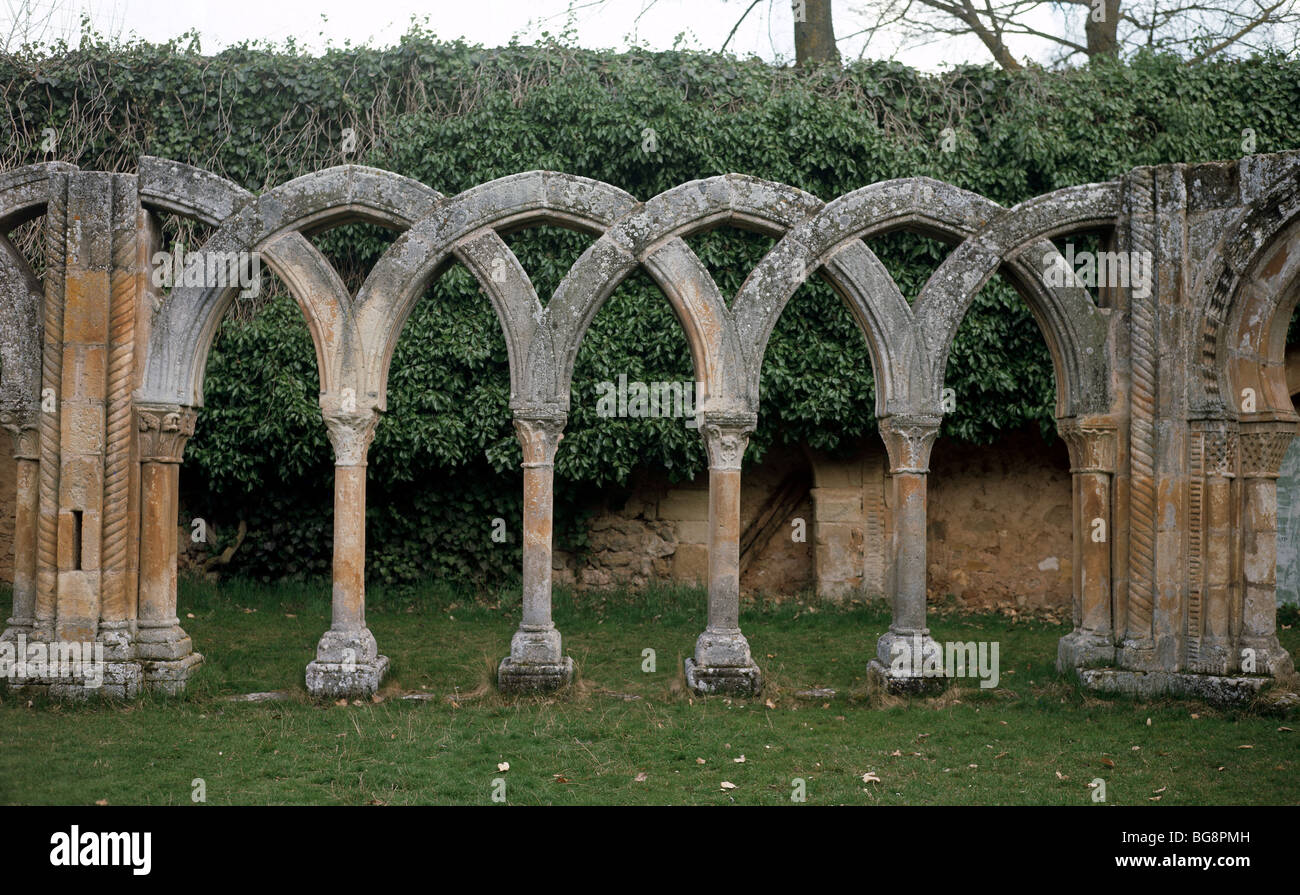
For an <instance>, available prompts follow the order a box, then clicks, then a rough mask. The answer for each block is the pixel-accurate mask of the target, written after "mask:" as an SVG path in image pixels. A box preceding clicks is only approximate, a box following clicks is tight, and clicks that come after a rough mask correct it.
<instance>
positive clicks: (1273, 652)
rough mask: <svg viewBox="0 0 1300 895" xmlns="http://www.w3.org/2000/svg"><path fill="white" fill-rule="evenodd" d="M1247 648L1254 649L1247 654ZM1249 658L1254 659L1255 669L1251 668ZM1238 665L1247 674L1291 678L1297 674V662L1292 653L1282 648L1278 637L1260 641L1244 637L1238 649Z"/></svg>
mask: <svg viewBox="0 0 1300 895" xmlns="http://www.w3.org/2000/svg"><path fill="white" fill-rule="evenodd" d="M1246 650H1254V654H1253V656H1252V655H1249V654H1247V652H1246ZM1248 659H1253V665H1254V668H1253V670H1252V669H1250V668H1249V665H1248ZM1237 660H1238V667H1240V668H1241V669H1242V672H1243V673H1246V674H1266V675H1268V676H1269V677H1276V678H1290V677H1292V676H1294V675H1295V662H1294V661H1292V659H1291V654H1290V653H1288V652H1287V651H1286V650H1284V649H1282V644H1280V643H1278V642H1277V637H1276V636H1273V637H1268V638H1264V639H1261V640H1258V641H1254V642H1252V641H1250V640H1246V639H1244V638H1243V640H1242V642H1241V649H1240V650H1238V651H1237Z"/></svg>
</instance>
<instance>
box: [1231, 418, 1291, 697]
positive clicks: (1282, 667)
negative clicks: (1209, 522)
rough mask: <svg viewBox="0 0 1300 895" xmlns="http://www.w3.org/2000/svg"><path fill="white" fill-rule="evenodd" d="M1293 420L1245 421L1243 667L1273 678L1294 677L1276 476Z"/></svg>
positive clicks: (1243, 478)
mask: <svg viewBox="0 0 1300 895" xmlns="http://www.w3.org/2000/svg"><path fill="white" fill-rule="evenodd" d="M1295 428H1296V427H1295V420H1294V418H1278V419H1262V420H1253V421H1249V422H1248V421H1246V420H1243V421H1242V423H1241V478H1242V510H1241V529H1242V572H1243V578H1244V582H1243V584H1244V587H1243V594H1242V610H1241V650H1240V653H1239V656H1238V658H1239V660H1240V666H1241V668H1242V670H1243V671H1245V672H1247V673H1250V672H1251V666H1252V665H1253V668H1254V673H1256V674H1267V675H1271V676H1273V677H1282V676H1289V675H1291V674H1294V672H1295V666H1294V664H1293V663H1292V661H1291V656H1290V654H1289V653H1287V651H1286V650H1284V649H1282V646H1281V644H1279V643H1278V641H1277V477H1278V471H1279V469H1280V468H1281V466H1282V457H1283V455H1284V454H1285V453H1286V449H1287V446H1288V445H1289V444H1290V443H1291V439H1292V438H1293V437H1294V435H1295Z"/></svg>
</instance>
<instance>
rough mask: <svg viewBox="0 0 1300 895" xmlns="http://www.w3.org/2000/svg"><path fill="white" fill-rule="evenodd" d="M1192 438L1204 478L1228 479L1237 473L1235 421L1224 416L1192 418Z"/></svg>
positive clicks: (1195, 471)
mask: <svg viewBox="0 0 1300 895" xmlns="http://www.w3.org/2000/svg"><path fill="white" fill-rule="evenodd" d="M1192 438H1193V439H1194V440H1195V447H1196V449H1197V451H1198V452H1199V453H1200V458H1201V464H1200V469H1199V470H1197V469H1193V470H1192V473H1193V474H1196V473H1197V472H1199V473H1201V474H1202V475H1204V476H1205V477H1206V478H1221V479H1230V478H1233V477H1234V476H1236V474H1237V454H1238V444H1239V436H1238V434H1237V429H1236V423H1235V421H1232V420H1228V419H1224V418H1213V419H1194V420H1192Z"/></svg>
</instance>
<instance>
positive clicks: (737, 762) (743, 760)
mask: <svg viewBox="0 0 1300 895" xmlns="http://www.w3.org/2000/svg"><path fill="white" fill-rule="evenodd" d="M732 761H734V762H735V763H736V764H744V763H745V756H744V754H743V753H742V754H741V756H740V758H733V759H732Z"/></svg>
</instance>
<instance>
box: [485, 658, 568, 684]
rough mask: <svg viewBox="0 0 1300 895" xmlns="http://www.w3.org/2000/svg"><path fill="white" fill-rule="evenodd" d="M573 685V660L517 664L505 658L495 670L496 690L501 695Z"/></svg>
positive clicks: (564, 659) (512, 659) (511, 659)
mask: <svg viewBox="0 0 1300 895" xmlns="http://www.w3.org/2000/svg"><path fill="white" fill-rule="evenodd" d="M571 683H573V659H572V657H570V656H564V657H562V658H561V659H560V661H558V662H545V663H543V662H518V661H516V660H515V658H514V657H513V656H506V657H505V658H504V659H502V660H501V665H500V667H498V668H497V689H499V690H500V691H501V692H502V693H538V692H552V691H554V690H560V689H563V688H564V687H567V686H569V684H571Z"/></svg>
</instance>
